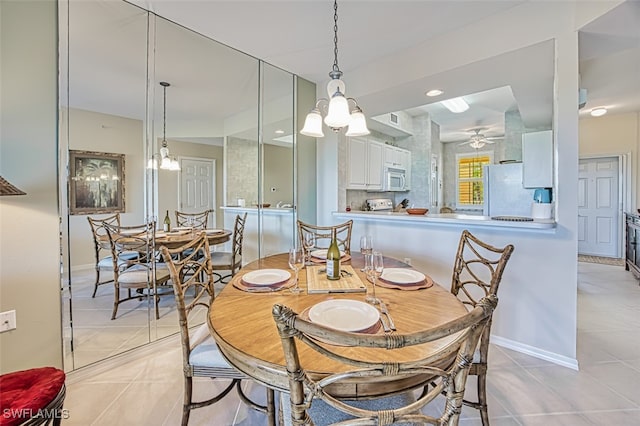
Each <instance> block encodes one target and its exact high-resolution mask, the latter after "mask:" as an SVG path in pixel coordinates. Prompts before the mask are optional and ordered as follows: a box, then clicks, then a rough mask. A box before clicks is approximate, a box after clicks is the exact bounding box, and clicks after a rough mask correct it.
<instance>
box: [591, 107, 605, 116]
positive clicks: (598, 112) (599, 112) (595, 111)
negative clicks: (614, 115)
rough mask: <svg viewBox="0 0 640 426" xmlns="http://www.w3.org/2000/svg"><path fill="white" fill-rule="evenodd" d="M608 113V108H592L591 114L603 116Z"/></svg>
mask: <svg viewBox="0 0 640 426" xmlns="http://www.w3.org/2000/svg"><path fill="white" fill-rule="evenodd" d="M606 113H607V109H606V108H596V109H592V110H591V115H592V116H593V117H601V116H603V115H605V114H606Z"/></svg>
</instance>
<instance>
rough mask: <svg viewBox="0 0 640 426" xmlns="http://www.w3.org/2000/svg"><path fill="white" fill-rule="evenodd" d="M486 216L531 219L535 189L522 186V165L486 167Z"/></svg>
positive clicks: (510, 164)
mask: <svg viewBox="0 0 640 426" xmlns="http://www.w3.org/2000/svg"><path fill="white" fill-rule="evenodd" d="M483 176H484V213H483V214H484V215H485V216H523V217H531V203H532V202H533V192H534V191H535V189H526V188H524V187H523V186H522V163H509V164H493V165H490V166H485V167H484V175H483Z"/></svg>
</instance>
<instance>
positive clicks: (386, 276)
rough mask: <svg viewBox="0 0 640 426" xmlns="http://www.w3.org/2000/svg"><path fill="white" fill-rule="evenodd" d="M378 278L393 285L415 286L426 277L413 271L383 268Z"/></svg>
mask: <svg viewBox="0 0 640 426" xmlns="http://www.w3.org/2000/svg"><path fill="white" fill-rule="evenodd" d="M380 278H382V279H383V280H385V281H387V282H390V283H394V284H415V283H419V282H421V281H424V280H425V279H426V278H427V277H426V276H425V275H424V274H423V273H422V272H418V271H415V270H413V269H406V268H385V269H384V270H383V271H382V275H381V276H380Z"/></svg>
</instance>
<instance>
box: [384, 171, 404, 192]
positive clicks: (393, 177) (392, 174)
mask: <svg viewBox="0 0 640 426" xmlns="http://www.w3.org/2000/svg"><path fill="white" fill-rule="evenodd" d="M406 174H407V171H406V170H404V169H397V168H394V167H385V168H384V185H383V188H382V189H383V190H384V191H406V190H407V189H406V186H407V185H406V183H407V177H406Z"/></svg>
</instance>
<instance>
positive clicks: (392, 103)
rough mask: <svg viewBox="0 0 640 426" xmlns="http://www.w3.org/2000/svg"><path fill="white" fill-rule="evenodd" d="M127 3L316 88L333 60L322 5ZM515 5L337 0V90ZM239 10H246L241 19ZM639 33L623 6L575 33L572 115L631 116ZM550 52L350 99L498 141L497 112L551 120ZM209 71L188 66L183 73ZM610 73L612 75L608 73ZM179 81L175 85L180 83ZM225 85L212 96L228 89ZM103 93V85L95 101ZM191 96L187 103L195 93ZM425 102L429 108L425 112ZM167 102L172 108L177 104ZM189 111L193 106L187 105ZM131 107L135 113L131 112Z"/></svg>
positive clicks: (460, 134) (639, 21)
mask: <svg viewBox="0 0 640 426" xmlns="http://www.w3.org/2000/svg"><path fill="white" fill-rule="evenodd" d="M132 3H133V4H136V5H139V6H141V7H143V8H145V9H148V10H151V11H153V12H155V13H157V14H158V15H160V16H163V17H166V18H168V19H170V20H172V21H174V22H176V23H179V24H181V25H184V26H186V27H188V28H191V29H194V30H195V31H198V32H199V33H201V34H203V35H205V36H207V37H210V38H212V39H215V40H217V41H220V42H221V43H224V44H226V45H228V46H231V47H233V48H235V49H238V50H240V51H242V52H245V53H248V54H249V55H252V56H254V57H257V58H260V59H263V60H265V61H266V62H268V63H270V64H273V65H275V66H276V67H280V68H282V69H284V70H287V71H290V72H293V73H295V74H297V75H299V76H301V77H303V78H305V79H308V80H310V81H313V82H315V83H317V84H318V85H320V86H324V85H325V84H326V82H327V80H328V72H329V70H330V68H331V65H332V63H333V5H332V4H331V2H330V1H318V0H296V1H293V0H256V1H247V0H212V1H203V0H134V1H132ZM523 3H527V2H525V1H516V0H509V1H503V0H497V1H484V0H483V1H473V0H469V1H455V2H452V1H448V0H431V1H417V0H394V1H381V0H340V2H339V9H338V12H339V21H338V25H339V32H338V35H339V57H338V60H339V65H340V68H341V70H342V71H343V72H344V77H343V79H344V80H345V82H346V84H347V94H348V95H349V87H354V83H353V82H350V75H356V74H357V75H360V76H362V75H363V73H365V74H366V72H367V70H378V69H379V68H381V64H384V63H385V61H386V62H389V61H390V60H391V59H390V58H396V57H398V53H399V52H408V51H411V49H413V48H415V47H416V46H420V45H422V44H423V43H426V42H428V41H430V40H434V39H436V38H438V37H443V36H447V35H449V34H455V33H456V31H458V30H460V29H461V28H463V27H466V26H469V25H474V24H477V23H479V22H482V21H483V20H484V19H487V18H488V17H491V16H492V15H495V14H499V13H506V12H508V11H509V9H511V8H515V7H517V6H519V5H522V4H523ZM249 10H250V11H251V13H247V11H249ZM639 28H640V2H637V1H628V2H626V3H624V4H622V5H621V6H619V7H617V8H615V9H613V10H612V11H611V12H610V13H609V14H607V15H604V16H603V17H601V18H600V19H598V20H597V21H594V22H592V23H590V24H589V25H587V26H585V27H584V28H583V30H582V31H581V32H580V73H581V79H582V80H581V87H585V88H587V89H588V103H587V107H585V109H583V110H582V111H581V116H582V115H584V114H585V113H586V112H588V110H590V109H591V108H593V107H595V106H599V105H606V106H609V107H610V109H611V113H616V112H626V111H638V110H640V89H639V87H638V85H639V84H640V83H638V78H637V75H638V72H639V70H640V65H639V64H638V63H639V62H640V55H639V54H638V52H640V50H639V49H640V30H639ZM183 54H184V55H185V59H184V60H185V61H191V60H193V61H196V60H197V59H195V58H192V59H189V58H188V56H189V52H183ZM553 55H554V53H553V43H552V41H549V42H544V43H539V44H537V45H534V46H531V47H529V48H526V49H518V50H516V51H513V52H507V53H504V54H502V55H500V56H497V57H494V58H490V59H485V60H481V61H477V62H473V63H470V64H466V65H464V66H461V67H459V68H457V69H453V70H447V71H446V72H443V73H440V74H434V75H429V76H424V78H420V79H415V80H414V81H397V82H395V83H396V87H394V88H393V90H390V91H388V92H387V93H386V94H384V95H382V94H379V95H378V96H376V95H371V96H367V95H362V96H359V97H358V101H359V102H360V103H361V105H362V106H363V109H364V110H365V113H366V114H367V115H369V116H374V115H379V114H382V113H386V112H390V111H399V110H406V111H407V112H408V113H409V114H412V115H415V114H419V113H421V112H422V111H428V112H430V113H431V114H432V117H433V119H434V121H436V122H438V124H440V126H441V132H442V134H441V139H442V140H443V141H454V140H461V139H463V138H464V137H465V135H466V134H467V131H468V130H470V129H472V128H478V127H481V128H483V129H484V130H483V133H484V134H485V135H486V136H499V135H501V134H503V133H504V127H503V126H504V125H503V120H502V118H503V117H504V112H505V111H506V110H508V109H511V108H514V106H515V105H517V107H518V109H519V110H520V113H521V115H522V117H523V121H524V122H525V125H526V126H527V127H531V128H537V127H544V126H545V125H549V123H550V120H551V111H552V109H551V105H552V81H553V80H552V79H553ZM182 63H183V64H184V63H190V62H182ZM393 65H394V67H396V68H401V67H404V66H410V64H403V63H394V64H393ZM105 66H106V65H105ZM158 69H160V68H158ZM211 69H212V68H206V67H190V68H189V73H192V72H202V70H211ZM198 70H200V71H198ZM634 72H635V74H634ZM613 73H615V78H612V77H611V76H612V74H613ZM188 77H189V78H185V79H184V81H183V82H176V85H177V86H178V87H179V86H180V85H181V84H184V85H185V86H187V85H188V83H189V80H190V75H189V76H188ZM220 78H224V77H220ZM247 78H251V76H247ZM389 78H390V79H393V78H394V76H393V75H390V76H389ZM356 83H357V82H356ZM173 84H174V82H172V85H173ZM228 86H229V85H227V87H226V88H222V87H221V88H220V90H223V89H224V90H233V89H234V87H228ZM430 88H442V89H444V90H445V94H443V95H442V96H440V97H439V98H434V99H430V98H427V97H425V96H424V92H425V90H427V89H430ZM494 89H495V90H494ZM110 90H111V89H110V88H108V87H104V88H103V91H104V95H105V99H108V97H109V92H110ZM191 90H192V92H191V94H192V97H194V98H195V97H196V92H197V89H191ZM175 91H176V92H177V91H178V90H177V89H176V90H175ZM185 93H186V92H185ZM172 96H176V95H175V94H172ZM456 96H464V98H465V99H466V100H467V101H468V103H470V104H471V105H472V106H473V108H471V109H470V110H469V112H467V113H463V114H455V115H454V114H450V113H447V112H446V111H445V110H444V109H443V108H442V107H441V106H440V104H439V103H437V102H438V101H439V100H442V99H445V98H448V97H456ZM185 97H186V98H188V97H189V96H185ZM429 101H432V103H431V105H426V106H425V104H427V103H428V102H429ZM105 102H106V101H105ZM176 103H177V101H174V104H173V105H174V106H173V108H177V106H176ZM189 109H190V110H191V111H194V110H195V108H194V107H193V105H192V107H191V108H188V109H187V110H189ZM137 111H138V113H139V112H140V111H144V108H142V109H140V108H139V107H138V108H137ZM176 114H177V112H176ZM195 127H196V126H192V128H195ZM185 136H187V135H185ZM189 136H194V137H206V136H207V135H205V134H199V135H189Z"/></svg>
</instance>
